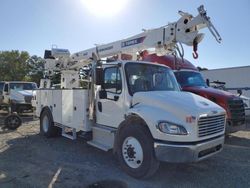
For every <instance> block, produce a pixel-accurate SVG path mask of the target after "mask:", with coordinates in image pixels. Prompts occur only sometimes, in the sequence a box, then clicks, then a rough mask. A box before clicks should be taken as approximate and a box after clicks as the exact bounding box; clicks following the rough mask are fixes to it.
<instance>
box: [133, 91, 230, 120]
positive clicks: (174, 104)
mask: <svg viewBox="0 0 250 188" xmlns="http://www.w3.org/2000/svg"><path fill="white" fill-rule="evenodd" d="M132 103H133V105H136V104H145V105H149V106H154V107H158V108H161V109H163V110H166V111H167V112H171V113H172V114H173V115H175V116H176V117H180V115H184V114H186V115H187V114H188V115H192V116H195V117H198V116H199V115H201V114H208V115H212V114H217V113H218V114H221V113H225V110H224V109H223V108H221V107H220V106H218V105H217V104H215V103H213V102H211V101H210V100H208V99H205V98H203V97H201V96H198V95H195V94H193V93H189V92H179V91H149V92H138V93H135V94H134V96H133V101H132Z"/></svg>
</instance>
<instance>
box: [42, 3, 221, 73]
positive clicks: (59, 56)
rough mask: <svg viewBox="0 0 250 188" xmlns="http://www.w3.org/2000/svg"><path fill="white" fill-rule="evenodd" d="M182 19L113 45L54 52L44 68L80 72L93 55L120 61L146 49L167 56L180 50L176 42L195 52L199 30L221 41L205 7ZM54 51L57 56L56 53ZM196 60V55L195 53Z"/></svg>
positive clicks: (185, 14)
mask: <svg viewBox="0 0 250 188" xmlns="http://www.w3.org/2000/svg"><path fill="white" fill-rule="evenodd" d="M179 14H180V16H181V17H180V18H179V20H178V21H176V22H173V23H169V24H168V25H166V26H162V27H159V28H156V29H149V30H144V31H143V32H142V33H139V34H137V35H135V36H132V37H129V38H126V39H122V40H118V41H115V42H111V43H108V44H103V45H97V46H96V47H93V48H90V49H87V50H84V51H80V52H77V53H74V54H72V55H70V54H69V51H67V50H64V52H65V53H63V50H59V51H58V50H57V49H52V56H54V57H55V58H56V60H54V61H53V60H51V59H50V60H49V61H46V64H47V65H45V69H47V70H49V71H50V72H51V73H52V72H53V71H55V70H57V71H61V70H70V69H79V68H81V67H82V66H83V65H85V64H86V63H88V62H89V59H90V58H92V56H93V54H95V55H97V56H98V57H99V58H105V57H109V56H114V55H117V56H118V57H119V58H121V55H122V54H129V55H131V56H132V57H133V59H135V58H136V54H137V53H138V52H141V51H143V50H147V49H153V50H154V52H156V53H158V54H161V55H165V54H169V53H173V52H174V51H175V50H176V48H177V43H180V44H185V45H187V46H193V49H194V52H195V53H196V50H197V45H198V43H200V42H201V40H202V39H203V37H204V34H203V33H199V31H200V30H201V29H203V28H208V29H209V31H210V32H211V33H212V35H213V36H214V37H215V39H216V41H217V42H219V43H220V42H221V37H220V35H219V33H218V31H217V30H216V29H215V27H214V25H213V24H212V22H211V20H210V18H209V17H208V16H207V12H206V10H205V9H204V6H203V5H201V6H200V7H198V15H197V16H195V17H194V16H193V15H191V14H189V13H185V12H182V11H179ZM53 50H54V51H55V53H54V54H53ZM196 57H197V53H196Z"/></svg>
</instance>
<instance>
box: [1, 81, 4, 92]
mask: <svg viewBox="0 0 250 188" xmlns="http://www.w3.org/2000/svg"><path fill="white" fill-rule="evenodd" d="M3 86H4V83H3V82H0V91H3Z"/></svg>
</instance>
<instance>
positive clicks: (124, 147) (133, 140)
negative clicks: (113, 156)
mask: <svg viewBox="0 0 250 188" xmlns="http://www.w3.org/2000/svg"><path fill="white" fill-rule="evenodd" d="M117 155H118V160H119V163H120V164H121V167H122V169H123V170H124V171H125V172H126V173H128V174H129V175H130V176H132V177H135V178H148V177H150V176H152V175H153V174H154V173H155V172H156V171H157V169H158V167H159V161H157V160H156V158H155V155H154V149H153V138H152V136H151V134H150V132H149V130H148V129H147V127H146V126H144V125H141V122H139V121H134V122H133V121H132V122H131V121H130V123H129V124H126V125H125V127H124V128H122V130H121V132H120V133H119V138H118V143H117Z"/></svg>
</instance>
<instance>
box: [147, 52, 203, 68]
mask: <svg viewBox="0 0 250 188" xmlns="http://www.w3.org/2000/svg"><path fill="white" fill-rule="evenodd" d="M143 60H144V61H149V62H154V63H159V64H163V65H167V66H168V67H170V68H171V69H172V70H179V69H189V70H196V71H197V70H198V69H197V68H196V67H195V66H194V65H193V64H192V63H191V62H189V61H188V60H186V59H183V60H182V59H181V58H179V57H175V56H174V55H165V56H158V55H157V54H149V55H147V56H145V57H143Z"/></svg>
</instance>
